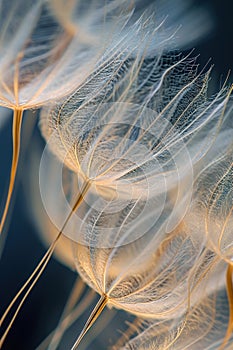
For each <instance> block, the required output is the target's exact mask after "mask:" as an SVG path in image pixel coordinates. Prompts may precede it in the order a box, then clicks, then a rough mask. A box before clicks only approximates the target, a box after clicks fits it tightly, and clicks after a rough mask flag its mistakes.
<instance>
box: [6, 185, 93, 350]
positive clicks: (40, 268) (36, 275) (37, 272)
mask: <svg viewBox="0 0 233 350" xmlns="http://www.w3.org/2000/svg"><path fill="white" fill-rule="evenodd" d="M89 187H90V182H86V183H84V185H83V188H82V189H81V191H80V193H79V195H78V197H77V199H76V201H75V204H74V205H73V207H72V209H71V211H70V213H69V215H68V216H67V218H66V220H65V222H64V224H63V225H62V228H61V229H60V231H59V233H58V235H57V237H56V238H55V240H54V241H53V243H52V244H51V245H50V247H49V249H48V250H47V252H46V253H45V255H44V256H43V258H42V259H41V261H40V262H39V264H38V265H37V267H36V268H35V270H34V271H33V273H32V274H31V276H30V277H29V278H28V280H27V281H26V282H25V283H24V285H23V286H22V287H21V289H20V290H19V292H18V293H17V294H16V296H15V297H14V299H13V300H12V302H11V303H10V305H9V306H8V308H7V309H6V311H5V313H4V314H3V316H2V318H1V320H0V326H1V325H2V323H3V322H4V320H5V318H6V317H7V315H8V313H9V311H10V310H11V309H12V307H13V306H14V304H15V302H16V301H17V300H18V299H19V297H20V296H21V294H22V293H23V291H24V290H25V289H26V287H27V286H28V285H29V284H30V282H32V284H31V286H30V287H29V288H28V290H27V291H26V292H25V295H24V297H23V298H22V300H21V302H20V304H19V306H18V308H17V309H16V311H15V313H14V315H13V317H12V319H11V321H10V323H9V325H8V327H7V329H6V331H5V333H4V334H3V336H2V338H1V340H0V348H1V346H2V345H3V343H4V341H5V339H6V337H7V334H8V332H9V330H10V328H11V326H12V324H13V323H14V321H15V318H16V316H17V315H18V313H19V311H20V309H21V307H22V305H23V303H24V301H25V300H26V298H27V297H28V295H29V293H30V292H31V290H32V289H33V287H34V286H35V284H36V282H37V281H38V279H39V278H40V276H41V274H42V273H43V271H44V270H45V268H46V266H47V264H48V262H49V260H50V258H51V256H52V254H53V252H54V249H55V248H56V245H57V242H58V241H59V238H60V237H61V235H62V231H63V230H64V228H65V226H66V225H67V223H68V221H69V219H70V217H71V216H72V214H73V212H74V211H75V210H77V208H78V207H79V206H80V204H81V203H82V201H83V199H84V195H85V193H86V192H87V191H88V189H89ZM33 278H34V280H33Z"/></svg>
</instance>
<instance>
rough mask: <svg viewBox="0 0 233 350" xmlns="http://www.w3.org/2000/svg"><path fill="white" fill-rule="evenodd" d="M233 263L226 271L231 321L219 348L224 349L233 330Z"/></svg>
mask: <svg viewBox="0 0 233 350" xmlns="http://www.w3.org/2000/svg"><path fill="white" fill-rule="evenodd" d="M232 276H233V265H231V264H229V265H228V268H227V273H226V287H227V297H228V303H229V321H228V327H227V331H226V335H225V338H224V340H223V343H222V345H221V347H220V349H219V350H223V349H224V347H225V345H226V344H227V343H228V341H229V339H230V336H231V334H232V332H233V282H232Z"/></svg>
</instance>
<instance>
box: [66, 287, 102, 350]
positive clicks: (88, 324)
mask: <svg viewBox="0 0 233 350" xmlns="http://www.w3.org/2000/svg"><path fill="white" fill-rule="evenodd" d="M107 303H108V296H107V295H106V294H103V295H102V296H101V297H100V299H99V301H98V303H97V304H96V306H95V308H94V310H93V311H92V313H91V314H90V316H89V318H88V320H87V322H86V324H85V326H84V327H83V329H82V331H81V333H80V334H79V337H78V339H77V340H76V342H75V343H74V345H73V346H72V349H71V350H76V349H77V348H78V346H79V344H80V343H81V341H82V339H83V337H84V336H85V334H86V333H87V332H88V331H89V329H90V328H91V326H92V325H93V324H94V323H95V321H96V320H97V318H98V317H99V316H100V314H101V313H102V311H103V310H104V308H105V306H106V305H107Z"/></svg>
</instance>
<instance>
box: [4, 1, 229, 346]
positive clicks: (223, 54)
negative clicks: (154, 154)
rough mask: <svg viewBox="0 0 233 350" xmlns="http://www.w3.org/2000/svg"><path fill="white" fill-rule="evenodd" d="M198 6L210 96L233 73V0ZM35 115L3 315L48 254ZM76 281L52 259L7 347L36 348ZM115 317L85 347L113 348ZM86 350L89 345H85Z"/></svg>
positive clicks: (15, 210)
mask: <svg viewBox="0 0 233 350" xmlns="http://www.w3.org/2000/svg"><path fill="white" fill-rule="evenodd" d="M200 5H201V6H203V5H205V7H206V8H207V9H208V11H209V14H210V16H211V17H212V19H213V23H214V26H213V30H212V32H211V33H210V34H209V35H208V36H207V37H206V38H203V39H202V40H201V41H200V42H199V43H198V42H197V43H195V45H194V46H195V51H194V55H198V54H200V56H199V57H198V62H199V63H200V66H201V67H202V66H204V65H205V64H206V63H207V62H208V60H209V59H211V63H212V64H214V69H213V72H212V81H211V84H210V93H212V92H213V91H216V90H217V89H218V88H219V87H220V86H221V85H222V84H223V82H224V80H225V78H226V76H227V74H228V72H229V70H230V69H232V64H233V42H232V38H233V26H232V16H233V3H232V1H230V0H221V1H219V0H193V6H200ZM174 6H175V1H174ZM187 35H188V33H187ZM230 82H231V83H233V76H232V74H230V77H229V83H230ZM29 113H31V112H29ZM29 113H28V114H29ZM5 114H6V119H7V120H6V122H5V123H4V126H3V127H2V128H1V130H0V135H1V137H0V159H1V163H0V164H1V172H0V194H1V196H3V195H4V194H5V193H6V187H7V183H6V181H7V180H6V179H7V178H8V175H9V171H10V157H11V119H12V116H11V113H9V112H7V111H3V114H2V115H3V116H4V115H5ZM32 114H33V118H32V116H31V115H26V116H25V118H24V126H23V137H22V139H23V150H22V153H21V158H20V167H19V171H18V176H17V184H16V190H15V192H14V200H13V205H12V206H11V213H10V215H9V218H10V220H8V225H7V226H8V230H9V234H8V238H7V240H6V243H5V247H4V252H3V255H2V257H1V267H0V274H1V275H0V281H1V288H0V295H1V296H0V300H1V303H0V308H1V314H2V313H3V311H4V310H5V308H6V307H7V305H8V303H9V302H10V301H11V299H12V298H13V297H14V295H15V293H16V292H17V291H18V290H19V288H20V287H21V286H22V283H23V282H24V281H26V279H27V277H28V276H29V275H30V273H31V272H32V271H33V269H34V268H35V266H36V265H37V263H38V262H39V260H40V259H41V257H42V256H43V254H44V253H45V247H44V245H43V243H42V242H41V239H40V236H39V232H38V225H36V224H35V222H34V218H33V210H32V206H33V202H32V194H31V193H30V191H31V189H30V186H29V178H30V176H29V175H31V174H30V167H29V163H31V160H32V157H33V153H32V152H33V147H34V145H35V144H37V143H39V144H40V145H41V147H42V146H43V143H44V141H43V140H42V138H41V136H40V133H39V131H38V129H37V125H36V124H37V120H38V113H37V112H33V113H32ZM35 191H36V190H35ZM38 201H41V199H40V198H38ZM76 277H77V275H76V273H75V272H73V271H71V270H70V269H69V268H67V267H65V266H64V265H62V264H61V263H59V262H58V261H57V260H55V259H52V260H51V262H50V263H49V265H48V267H47V269H46V271H45V273H44V274H43V276H42V277H41V279H40V281H39V282H38V284H37V286H36V287H35V288H34V290H33V292H32V293H31V295H30V297H29V298H28V300H27V301H26V302H25V305H24V306H23V309H22V310H21V312H20V314H19V316H18V317H17V320H16V321H15V323H14V325H13V327H12V329H11V331H10V333H9V336H8V338H7V340H6V342H5V345H4V347H3V349H9V350H15V349H17V350H18V349H20V350H31V349H36V348H37V346H38V345H39V344H40V342H41V341H42V340H43V339H44V338H45V337H46V336H47V335H48V334H49V332H50V331H52V330H53V329H54V327H55V326H56V324H57V322H58V320H59V316H60V315H61V312H62V310H63V307H64V305H65V302H66V299H67V297H68V295H69V293H70V290H71V288H72V286H73V283H74V282H75V280H76ZM93 305H94V304H92V306H91V308H92V307H93ZM89 311H90V308H89V309H87V311H86V313H85V314H84V315H83V316H82V317H81V318H80V319H79V320H78V322H77V323H76V324H75V325H74V326H73V327H72V328H71V330H70V331H69V332H67V334H66V336H65V337H64V341H63V343H62V344H61V346H60V347H59V349H61V350H65V349H69V348H70V346H71V345H72V344H73V342H74V340H75V337H76V336H77V335H78V334H79V332H80V330H81V328H82V326H83V324H84V323H85V321H86V319H87V316H88V312H89ZM107 312H108V311H106V313H107ZM102 317H103V316H102ZM111 317H113V321H111V324H110V323H109V325H106V327H108V331H107V332H106V327H105V328H104V332H102V333H100V335H99V336H98V339H97V340H94V341H93V342H92V343H91V344H89V345H88V347H87V349H89V350H93V349H98V350H101V349H107V348H108V347H110V346H111V344H114V343H115V341H116V339H117V338H118V337H119V336H120V334H121V331H120V329H121V328H122V329H123V327H124V322H125V320H127V319H128V320H129V319H131V317H130V316H129V315H126V314H125V313H124V312H117V314H115V313H114V314H113V315H112V316H111ZM106 323H108V321H106ZM96 329H98V324H97V325H96V326H95V328H94V329H93V331H92V332H93V334H94V333H95V332H96ZM84 348H85V344H84V343H83V349H84Z"/></svg>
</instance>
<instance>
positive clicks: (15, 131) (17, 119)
mask: <svg viewBox="0 0 233 350" xmlns="http://www.w3.org/2000/svg"><path fill="white" fill-rule="evenodd" d="M22 118H23V109H17V108H16V109H15V110H14V116H13V124H12V144H13V154H12V161H11V173H10V182H9V186H8V192H7V199H6V204H5V207H4V211H3V215H2V218H1V222H0V234H1V233H2V230H3V227H4V224H5V221H6V217H7V213H8V209H9V205H10V202H11V197H12V192H13V189H14V184H15V177H16V172H17V167H18V161H19V151H20V135H21V125H22Z"/></svg>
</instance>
